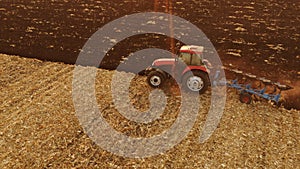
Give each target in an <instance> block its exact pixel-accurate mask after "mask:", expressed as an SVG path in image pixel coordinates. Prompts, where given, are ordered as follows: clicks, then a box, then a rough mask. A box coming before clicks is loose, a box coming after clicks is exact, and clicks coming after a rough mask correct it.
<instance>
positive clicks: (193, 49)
mask: <svg viewBox="0 0 300 169" xmlns="http://www.w3.org/2000/svg"><path fill="white" fill-rule="evenodd" d="M203 50H204V47H203V46H196V45H184V46H182V47H181V48H180V52H189V53H202V52H203Z"/></svg>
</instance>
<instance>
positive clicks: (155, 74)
mask: <svg viewBox="0 0 300 169" xmlns="http://www.w3.org/2000/svg"><path fill="white" fill-rule="evenodd" d="M164 82H165V77H164V75H163V74H162V73H161V72H159V71H152V72H150V73H149V74H148V76H147V83H148V84H149V85H150V86H151V87H154V88H156V87H161V86H162V85H163V83H164Z"/></svg>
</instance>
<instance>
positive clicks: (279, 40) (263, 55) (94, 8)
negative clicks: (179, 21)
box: [0, 0, 300, 83]
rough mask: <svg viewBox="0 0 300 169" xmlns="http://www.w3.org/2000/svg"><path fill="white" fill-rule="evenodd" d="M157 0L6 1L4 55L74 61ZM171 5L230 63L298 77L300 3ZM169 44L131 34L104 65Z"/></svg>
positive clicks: (194, 1)
mask: <svg viewBox="0 0 300 169" xmlns="http://www.w3.org/2000/svg"><path fill="white" fill-rule="evenodd" d="M154 2H155V1H154V0H153V1H138V0H132V1H128V0H126V1H115V0H112V1H98V0H97V1H96V0H82V1H78V0H76V1H74V0H72V1H71V0H55V1H44V0H38V1H25V0H19V1H7V0H5V1H3V2H1V4H0V11H1V13H0V18H1V28H0V52H2V53H8V54H18V55H21V56H27V57H35V58H39V59H46V60H51V61H63V62H65V63H75V61H76V58H77V56H78V54H79V51H80V49H81V48H82V46H83V45H84V43H85V42H86V41H87V39H88V38H89V37H90V36H91V35H92V34H93V33H94V32H95V31H97V30H98V29H99V28H100V27H102V26H103V25H105V24H107V23H109V22H110V21H112V20H114V19H117V18H119V17H122V16H124V15H129V14H133V13H137V12H149V11H154V8H155V7H154ZM158 2H159V3H158V4H157V6H156V11H158V12H165V11H166V3H164V2H165V1H158ZM172 9H173V10H172V11H173V14H174V15H177V16H179V17H182V18H184V19H186V20H188V21H190V22H191V23H193V24H195V25H196V26H198V27H199V28H200V29H201V30H203V31H204V33H205V34H206V35H207V36H208V38H209V39H211V41H212V42H213V44H214V45H215V47H216V49H217V51H218V52H219V55H220V57H221V59H222V61H223V63H224V64H227V65H228V64H233V66H235V67H238V68H239V69H241V70H247V71H249V72H251V73H254V74H259V75H261V76H267V77H269V78H273V79H274V80H279V81H281V82H285V83H289V81H294V79H295V78H297V79H298V80H299V71H300V68H299V65H300V49H299V44H300V39H299V38H300V34H299V32H300V1H298V0H284V1H275V0H268V1H263V0H254V1H243V0H236V1H230V0H218V1H209V0H203V1H198V0H188V1H176V2H173V3H172ZM162 39H164V37H162ZM168 43H169V41H168V40H167V39H164V40H159V41H157V40H155V39H153V37H152V36H141V37H135V38H129V39H127V40H125V41H123V42H121V43H120V44H118V46H117V47H116V48H115V49H114V51H113V52H111V54H110V55H109V56H108V57H107V58H106V61H105V62H104V63H103V64H102V65H101V66H102V67H104V68H110V69H113V68H115V67H116V65H118V63H119V60H120V58H121V56H126V55H128V54H129V53H130V52H132V51H137V50H140V49H143V48H147V47H160V48H163V49H168V47H169V44H168ZM297 74H298V75H297ZM297 76H298V77H297ZM287 80H289V81H287ZM290 83H291V82H290Z"/></svg>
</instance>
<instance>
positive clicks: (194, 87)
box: [182, 71, 209, 94]
mask: <svg viewBox="0 0 300 169" xmlns="http://www.w3.org/2000/svg"><path fill="white" fill-rule="evenodd" d="M192 72H193V73H192V74H190V73H187V74H185V75H184V76H183V79H182V85H183V88H184V89H185V90H187V91H191V92H198V93H199V94H203V93H204V92H205V91H206V90H207V88H208V85H209V78H208V75H207V73H205V72H202V71H192Z"/></svg>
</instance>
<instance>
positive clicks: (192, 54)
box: [145, 45, 211, 94]
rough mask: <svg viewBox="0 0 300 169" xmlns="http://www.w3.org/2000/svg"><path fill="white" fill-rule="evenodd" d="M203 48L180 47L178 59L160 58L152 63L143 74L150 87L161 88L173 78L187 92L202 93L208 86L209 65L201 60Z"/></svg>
mask: <svg viewBox="0 0 300 169" xmlns="http://www.w3.org/2000/svg"><path fill="white" fill-rule="evenodd" d="M202 55H203V47H202V46H193V45H186V46H182V47H181V48H180V51H179V55H178V58H161V59H156V60H154V61H153V63H152V65H151V66H149V67H148V68H147V69H146V71H145V73H146V75H147V82H148V84H149V85H150V86H152V87H161V86H162V85H163V84H164V83H165V81H166V79H168V78H170V77H173V78H174V79H175V80H176V81H177V82H180V83H181V84H182V87H183V88H184V89H186V90H188V91H192V92H199V93H200V94H201V93H204V92H205V91H206V90H207V87H208V86H209V76H208V73H209V69H208V67H211V64H210V63H209V62H208V61H207V60H205V59H203V57H202Z"/></svg>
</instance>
